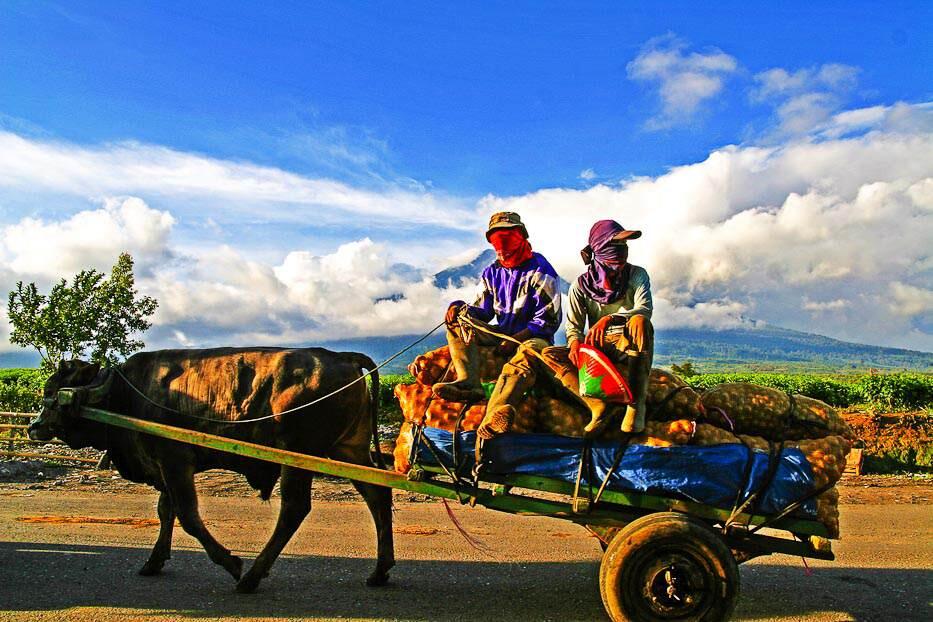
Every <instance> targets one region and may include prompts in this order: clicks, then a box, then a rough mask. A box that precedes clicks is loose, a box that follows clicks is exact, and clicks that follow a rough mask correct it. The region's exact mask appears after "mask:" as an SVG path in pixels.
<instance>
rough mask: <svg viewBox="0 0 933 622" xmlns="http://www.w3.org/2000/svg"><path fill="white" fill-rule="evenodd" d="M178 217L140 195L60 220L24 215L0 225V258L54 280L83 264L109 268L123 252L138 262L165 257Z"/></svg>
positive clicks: (25, 272) (31, 274)
mask: <svg viewBox="0 0 933 622" xmlns="http://www.w3.org/2000/svg"><path fill="white" fill-rule="evenodd" d="M175 223H176V220H175V218H174V217H173V216H172V215H171V214H169V213H168V212H164V211H159V210H155V209H152V208H150V207H149V206H148V205H146V203H145V202H144V201H143V200H142V199H139V198H137V197H123V198H108V199H106V200H105V201H104V205H103V207H101V208H99V209H95V210H85V211H81V212H78V213H77V214H75V215H74V216H72V217H70V218H68V219H66V220H64V221H59V222H45V221H43V220H38V219H34V218H24V219H22V220H20V221H19V222H18V223H16V224H13V225H9V226H6V227H3V228H0V257H2V258H3V260H4V263H6V264H7V265H8V266H9V268H10V269H11V270H12V271H14V272H16V273H17V274H19V275H22V276H23V277H28V278H39V279H55V278H57V277H59V276H61V275H64V274H71V273H74V272H77V271H79V270H82V269H84V268H88V267H93V268H97V269H98V270H105V269H107V268H109V267H110V266H111V265H113V263H114V262H115V260H116V258H117V255H119V254H120V252H122V251H124V250H130V251H132V252H133V254H134V256H135V257H136V258H137V260H142V261H143V262H152V261H156V260H162V259H165V258H166V257H167V252H168V246H167V245H168V237H169V234H170V233H171V230H172V227H173V226H174V225H175Z"/></svg>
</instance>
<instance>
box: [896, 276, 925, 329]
mask: <svg viewBox="0 0 933 622" xmlns="http://www.w3.org/2000/svg"><path fill="white" fill-rule="evenodd" d="M891 298H892V304H891V305H890V308H891V312H892V313H895V314H897V315H905V316H915V315H925V316H926V317H927V319H928V320H933V289H925V288H923V287H914V286H912V285H907V284H905V283H900V282H897V281H895V282H894V283H891Z"/></svg>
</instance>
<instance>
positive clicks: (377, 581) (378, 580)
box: [366, 572, 389, 587]
mask: <svg viewBox="0 0 933 622" xmlns="http://www.w3.org/2000/svg"><path fill="white" fill-rule="evenodd" d="M388 582H389V573H388V572H374V573H372V574H371V575H369V577H368V578H367V579H366V585H367V586H369V587H382V586H383V585H386V584H387V583H388Z"/></svg>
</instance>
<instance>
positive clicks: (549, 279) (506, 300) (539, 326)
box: [470, 253, 561, 343]
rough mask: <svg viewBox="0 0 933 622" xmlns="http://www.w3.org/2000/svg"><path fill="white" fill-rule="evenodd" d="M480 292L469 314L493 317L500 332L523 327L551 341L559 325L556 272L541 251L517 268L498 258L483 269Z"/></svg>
mask: <svg viewBox="0 0 933 622" xmlns="http://www.w3.org/2000/svg"><path fill="white" fill-rule="evenodd" d="M482 278H483V293H481V294H480V295H479V297H478V298H477V299H476V302H474V303H473V304H472V305H470V315H472V316H473V317H475V318H476V319H478V320H482V321H484V322H490V321H492V320H493V318H495V320H496V324H498V326H499V328H500V329H501V331H502V332H503V333H506V334H508V335H514V334H515V333H517V332H520V331H522V330H524V329H526V328H527V329H528V330H529V331H531V336H532V337H539V338H541V339H544V340H545V341H547V342H548V343H554V333H556V332H557V328H558V326H560V320H561V315H560V286H559V284H558V278H557V272H555V271H554V268H552V267H551V264H550V263H548V260H547V259H545V258H544V256H543V255H541V254H540V253H532V255H531V259H529V260H528V261H526V262H525V263H523V264H521V265H520V266H518V267H516V268H504V267H503V266H502V264H500V263H499V262H498V261H496V262H495V263H493V264H491V265H489V266H487V267H486V269H485V270H483V277H482Z"/></svg>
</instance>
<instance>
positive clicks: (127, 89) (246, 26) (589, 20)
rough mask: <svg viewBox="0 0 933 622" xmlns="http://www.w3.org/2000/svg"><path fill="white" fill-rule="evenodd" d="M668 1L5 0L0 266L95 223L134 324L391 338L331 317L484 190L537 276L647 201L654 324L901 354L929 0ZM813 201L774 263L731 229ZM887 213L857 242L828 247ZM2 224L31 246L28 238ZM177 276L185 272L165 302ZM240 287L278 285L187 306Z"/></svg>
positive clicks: (453, 226)
mask: <svg viewBox="0 0 933 622" xmlns="http://www.w3.org/2000/svg"><path fill="white" fill-rule="evenodd" d="M695 4H696V3H688V2H674V3H665V4H663V5H660V6H659V4H658V3H655V2H645V3H628V2H627V3H573V4H571V3H517V2H516V3H509V4H507V5H506V4H501V5H492V4H487V3H469V4H467V3H462V4H458V3H419V2H409V3H398V4H390V3H348V2H345V3H333V4H321V3H315V4H313V5H311V4H310V3H300V2H296V3H274V4H272V3H263V4H256V3H231V2H224V3H198V4H197V5H193V4H192V3H169V2H161V3H133V2H120V3H108V2H88V3H64V2H62V3H51V2H16V1H14V2H11V3H6V4H5V6H4V9H3V11H2V14H0V150H3V151H5V153H0V159H3V158H6V159H5V161H3V162H0V164H2V165H3V169H4V170H2V171H0V258H2V259H3V260H4V265H2V266H0V285H3V286H6V285H7V284H8V283H10V282H15V280H16V279H19V278H27V279H37V280H40V281H41V280H42V279H46V280H51V279H52V278H54V277H55V276H63V275H64V274H67V273H68V272H69V271H74V270H76V269H79V268H80V267H85V266H86V264H88V263H90V264H92V265H96V266H99V267H106V266H107V265H109V263H112V259H110V256H111V255H112V254H113V252H115V251H116V250H118V249H119V248H121V245H122V247H127V248H128V249H129V250H132V251H133V252H134V254H135V255H136V256H137V257H138V261H139V262H140V263H139V265H140V269H141V270H142V271H143V272H144V273H145V274H147V275H149V276H147V277H146V278H145V279H144V280H143V281H142V284H143V286H144V287H146V288H149V289H150V291H152V292H153V293H156V294H159V295H161V296H162V297H163V298H164V299H165V301H166V302H165V304H163V308H162V310H161V311H160V313H162V314H163V315H162V316H160V318H159V321H158V327H157V330H158V331H161V332H159V333H158V335H159V337H158V339H160V340H162V343H164V344H170V343H176V344H177V343H183V344H206V343H209V342H213V341H211V340H214V341H217V340H219V339H222V337H223V336H224V335H226V336H228V337H229V338H231V339H232V338H236V339H253V340H260V341H273V342H279V341H281V340H286V341H287V340H295V339H305V338H312V337H313V336H314V335H315V333H314V332H313V329H312V325H314V326H320V325H325V324H327V322H328V321H331V320H333V319H334V317H337V318H338V319H340V320H341V321H342V320H344V319H345V318H347V317H351V318H355V317H356V316H355V315H354V314H360V315H361V317H359V318H357V319H355V320H352V321H348V322H347V323H345V324H341V326H342V328H340V329H339V330H338V332H340V333H341V334H347V335H355V334H369V333H372V332H378V331H382V332H384V331H385V330H389V331H392V332H404V331H410V330H416V329H417V328H418V327H420V326H421V325H423V324H425V323H427V322H429V320H430V317H433V316H431V315H430V314H427V313H421V312H416V311H413V310H412V308H410V307H406V306H405V305H396V307H393V308H391V309H389V308H383V307H380V309H382V313H383V314H384V315H383V316H382V317H381V321H382V325H378V326H377V325H376V324H374V323H373V322H372V321H370V320H368V319H366V318H363V317H362V314H364V313H369V312H370V311H371V310H372V308H373V300H375V299H377V298H381V297H383V296H385V295H386V294H389V295H395V294H398V293H400V292H401V293H402V294H404V296H403V299H405V300H408V301H409V302H410V303H411V304H412V305H413V304H414V301H419V302H420V303H422V306H430V305H432V304H434V305H440V306H443V301H444V300H447V299H449V297H450V296H452V295H453V294H454V293H455V292H446V291H443V290H441V291H438V292H434V291H431V292H427V291H423V290H421V289H418V288H419V287H420V282H421V281H420V280H419V278H420V277H418V276H417V275H416V274H415V273H414V272H412V273H406V274H408V276H407V277H405V278H396V277H394V276H387V271H389V272H390V271H391V270H392V266H393V265H394V264H396V263H398V262H405V263H406V264H411V265H413V266H415V268H417V269H421V270H424V271H430V270H433V269H435V268H442V267H446V266H447V265H450V264H451V263H456V261H459V260H461V259H464V258H466V259H469V257H470V256H471V254H475V253H476V252H478V250H479V249H481V248H482V244H483V239H482V229H481V228H482V223H483V221H484V219H485V218H486V217H487V216H488V214H489V212H490V211H491V210H492V209H497V208H500V207H513V208H516V209H519V208H521V211H522V213H523V215H524V216H526V218H527V219H528V220H529V222H530V223H534V224H535V225H536V226H537V227H538V229H537V233H536V232H534V231H533V235H532V238H533V241H535V242H536V247H537V248H539V249H541V250H543V251H547V252H548V253H549V254H550V255H551V256H553V257H555V258H556V259H555V264H559V266H558V267H559V269H561V270H562V274H563V273H566V274H564V276H565V278H573V276H574V274H573V273H574V271H576V270H578V266H577V265H576V264H575V263H573V261H574V260H573V259H572V258H573V257H574V256H575V254H576V249H577V248H578V247H579V246H580V245H582V244H581V242H582V241H583V239H584V238H585V233H586V229H587V228H588V224H589V222H590V220H592V219H594V218H597V217H605V216H609V217H614V218H617V219H619V220H621V221H623V223H624V224H627V225H637V226H651V227H654V228H655V231H656V232H657V233H658V234H657V235H655V236H654V237H653V240H652V239H651V238H649V237H648V235H646V238H645V239H646V240H647V242H646V244H645V245H644V246H643V249H644V252H643V253H642V256H641V257H637V256H633V260H640V261H642V263H644V264H645V265H646V267H648V268H649V269H651V270H652V271H653V272H652V273H653V274H655V275H656V276H655V283H656V287H657V289H658V294H659V298H661V300H662V306H661V308H662V309H665V308H666V309H667V311H668V312H667V313H666V317H667V318H668V320H669V321H670V320H671V319H672V318H674V319H675V321H673V322H672V325H721V324H723V323H725V324H728V322H730V321H737V318H749V317H751V318H753V319H761V320H765V321H768V322H770V323H775V324H778V325H781V326H788V327H791V328H798V329H802V330H811V331H813V332H820V333H823V334H829V335H831V336H837V337H840V338H845V339H852V340H859V341H870V342H872V343H881V344H883V345H903V346H916V347H923V348H928V349H929V348H933V336H931V325H933V319H931V314H930V306H933V283H931V280H933V279H931V267H930V256H929V252H928V251H924V250H923V248H924V246H925V244H924V243H923V241H924V239H926V240H927V241H928V240H929V238H930V236H933V232H931V230H930V216H929V209H928V203H927V200H928V199H927V190H925V189H926V188H927V180H929V179H930V175H931V174H933V171H931V169H933V162H930V160H931V158H930V156H929V152H928V151H927V147H928V146H929V143H928V142H927V141H928V139H930V138H931V120H930V117H931V112H930V105H929V102H930V100H931V99H933V92H931V79H930V71H929V68H930V67H931V66H933V41H931V39H933V37H931V35H930V29H929V27H928V26H927V25H928V24H929V23H931V22H933V20H931V18H933V9H931V8H930V7H931V4H930V3H926V2H887V3H860V2H838V3H837V2H823V3H809V2H808V3H802V2H783V3H749V2H742V3H738V2H736V3H729V2H719V3H715V5H714V6H706V7H697V6H695ZM811 162H817V164H814V165H812V166H811V165H810V163H811ZM931 183H933V182H931ZM878 184H883V187H882V186H878ZM798 196H802V197H804V202H805V203H807V205H808V207H806V208H803V207H799V206H797V203H795V201H796V199H795V197H798ZM873 197H874V198H873ZM878 197H882V198H878ZM871 200H877V201H879V203H878V205H877V206H874V207H871V208H869V207H868V203H867V202H870V201H871ZM809 209H812V210H814V211H812V213H811V212H807V211H806V210H809ZM801 210H803V212H806V214H807V215H806V217H804V218H803V220H801V221H797V220H795V218H799V217H800V213H803V212H801ZM869 213H870V214H871V216H870V218H871V219H875V220H872V221H871V223H868V221H865V219H866V218H869V216H866V214H869ZM769 217H771V220H768V218H769ZM905 219H906V220H905ZM824 220H825V222H826V223H827V224H826V225H825V228H824V229H821V231H822V234H821V235H822V236H823V237H822V238H820V239H819V240H817V239H812V240H810V241H809V242H807V243H808V244H810V246H808V247H807V248H809V249H813V248H817V247H818V248H820V251H819V255H813V256H810V255H809V254H808V252H807V251H805V250H803V249H802V248H801V249H800V250H799V251H793V250H792V251H791V254H792V255H794V257H795V258H796V259H795V261H798V262H799V263H800V265H787V264H788V263H792V262H787V261H785V259H786V256H784V255H783V251H782V247H781V246H780V245H779V244H778V245H775V246H774V247H773V248H772V247H769V246H768V245H767V244H764V243H763V242H762V243H758V244H755V245H753V246H754V247H755V248H747V247H748V245H749V240H755V239H758V238H757V237H756V236H761V235H762V231H763V230H762V229H761V227H764V228H765V229H764V232H765V234H764V235H763V237H762V238H761V240H764V241H766V240H776V241H780V240H782V239H784V238H782V237H781V236H780V235H777V234H774V235H769V234H768V231H771V232H774V231H777V230H778V229H780V227H782V226H783V227H785V228H787V231H786V232H785V235H787V236H788V238H787V239H788V240H790V241H787V242H782V243H783V244H785V246H791V247H793V246H794V245H795V244H798V243H799V244H803V242H800V239H801V237H800V236H792V225H791V223H795V222H815V223H816V222H822V221H824ZM633 221H634V222H633ZM863 221H864V222H863ZM88 222H92V223H94V224H92V225H87V223H88ZM834 222H835V223H839V224H841V225H842V226H841V227H840V229H841V231H840V232H839V233H838V234H837V233H836V232H835V231H833V230H832V229H833V227H832V226H831V225H830V224H829V223H834ZM904 223H907V225H905V224H904ZM889 225H890V226H889ZM905 226H907V231H906V233H905V234H904V235H906V240H901V242H902V244H901V245H900V246H899V247H895V248H888V247H887V246H884V245H880V246H879V248H878V249H877V251H873V252H877V253H879V259H878V260H877V261H873V262H866V260H865V257H866V256H873V255H872V254H871V253H865V252H862V253H861V254H859V253H856V252H855V251H854V250H853V251H852V252H851V253H841V251H839V250H838V248H837V247H840V246H845V247H846V248H852V249H856V248H858V247H859V246H860V245H863V244H873V245H877V242H876V240H875V239H874V238H873V237H872V236H871V234H870V233H869V232H870V231H871V227H881V228H882V230H884V231H891V232H893V234H894V235H900V233H899V232H900V230H901V228H902V227H905ZM755 227H758V228H757V229H756V228H755ZM101 228H105V229H106V230H108V231H111V235H110V237H109V242H108V243H104V242H107V240H105V241H101V240H100V239H99V232H100V231H101ZM30 235H34V236H37V237H36V239H37V240H38V239H42V240H49V239H51V240H58V241H57V242H54V243H53V244H58V245H59V246H57V247H55V248H53V251H54V252H53V253H52V255H53V256H54V260H53V259H47V260H42V259H41V258H39V257H38V256H36V257H33V256H32V255H30V252H31V251H30V250H29V248H30V246H29V244H26V243H25V242H23V240H29V239H30V238H29V236H30ZM85 235H86V236H88V239H86V240H83V239H81V238H82V236H85ZM649 235H650V232H649ZM536 236H537V237H536ZM704 236H705V237H704ZM834 236H837V237H834ZM75 238H78V239H79V242H80V243H77V242H75V241H74V239H75ZM704 239H706V240H709V239H716V240H719V245H720V247H719V248H720V249H722V254H721V256H719V255H717V256H715V257H705V256H704V253H707V252H708V251H707V250H706V249H707V248H708V242H704V241H703V240H704ZM4 240H5V241H4ZM688 242H689V243H688ZM367 244H368V245H369V246H368V245H367ZM927 245H928V244H927ZM341 249H343V251H341ZM697 249H699V250H697ZM698 252H699V253H700V255H699V256H697V254H696V253H698ZM898 252H899V253H901V254H903V257H902V258H901V259H899V260H896V261H895V260H894V259H891V258H890V257H891V256H892V255H897V253H898ZM341 253H343V254H341ZM354 253H356V254H354ZM691 253H692V255H691ZM672 256H676V258H675V259H672V258H671V257H672ZM219 257H222V258H219ZM361 257H365V258H367V259H366V260H363V259H360V258H361ZM685 257H693V258H694V260H693V261H688V259H685ZM801 257H806V258H807V259H806V261H804V260H803V259H800V258H801ZM43 261H46V263H43ZM82 262H84V263H82ZM218 262H219V263H218ZM367 262H368V263H367ZM220 264H223V266H224V267H222V268H218V267H217V266H218V265H220ZM364 264H365V265H366V266H368V267H365V268H364V267H361V266H363V265H364ZM372 265H376V266H377V268H372V269H371V266H372ZM378 266H382V267H381V268H379V267H378ZM380 270H382V272H380ZM244 271H245V272H244ZM761 271H764V273H765V277H764V278H762V277H761V276H760V274H761ZM244 273H246V274H250V275H252V276H251V277H249V278H247V277H244V276H243V274H244ZM348 275H350V276H348ZM756 275H759V276H756ZM250 278H251V279H253V280H252V281H250V280H249V279H250ZM347 279H350V280H351V281H353V279H359V284H360V285H359V287H358V288H357V289H358V290H359V291H360V292H364V293H365V295H363V296H362V297H361V298H359V299H353V300H347V301H345V302H346V306H344V307H340V308H339V312H338V313H337V315H336V316H335V315H334V312H333V311H332V310H330V309H328V308H323V307H322V306H321V304H320V303H319V302H316V301H312V300H311V299H310V297H321V296H326V297H332V296H334V291H335V288H336V289H339V287H340V286H341V285H344V286H345V283H346V282H347ZM354 282H356V281H354ZM788 284H790V285H794V284H797V285H799V288H796V289H795V288H794V287H791V288H790V292H791V293H788V292H787V290H788V287H787V286H788ZM169 285H171V287H170V286H169ZM184 287H187V288H188V289H184ZM263 287H266V288H268V290H262V288H263ZM178 288H182V289H178ZM238 288H239V289H238ZM191 289H199V290H200V291H201V293H203V291H204V290H206V291H210V292H213V294H212V295H211V296H207V295H206V294H205V295H204V296H205V298H204V299H203V301H202V303H203V307H200V308H199V307H198V306H197V305H194V304H191V305H188V306H187V307H186V306H185V305H184V304H183V303H182V301H184V300H185V299H186V298H187V299H190V298H191V296H192V295H191V292H190V291H189V290H191ZM257 289H258V290H262V291H266V294H267V295H268V296H271V297H273V298H275V297H276V296H278V297H280V298H278V299H276V300H278V302H279V303H280V304H272V305H270V306H269V307H266V306H263V305H258V306H256V305H255V304H254V303H250V304H248V305H240V306H245V307H248V308H249V309H248V310H249V311H250V313H252V315H250V313H246V312H244V314H243V315H242V316H237V318H236V319H235V320H233V319H230V320H229V321H227V320H226V319H224V318H220V319H217V318H214V319H212V316H211V312H210V310H211V309H212V308H213V307H214V306H216V305H229V304H236V302H234V301H238V300H242V299H245V297H246V296H247V294H249V293H250V292H251V291H257ZM199 295H201V294H200V293H199ZM224 296H227V298H225V297H224ZM173 299H175V300H177V305H175V306H173V304H172V303H171V302H170V301H171V300H173ZM335 304H336V303H335ZM283 305H284V306H287V307H288V308H289V309H290V311H289V313H286V314H285V315H286V316H288V318H292V319H282V318H281V317H278V316H277V315H276V311H275V309H276V308H278V307H281V306H283ZM665 305H666V306H665ZM337 306H338V307H339V305H337ZM185 309H188V311H185ZM199 309H200V310H199ZM302 314H305V315H307V316H308V317H309V318H312V319H314V321H313V322H312V321H310V320H309V321H308V322H307V323H306V324H307V325H305V324H303V323H302V322H300V321H296V320H294V318H295V317H299V316H301V315H302ZM371 315H372V314H371V313H369V315H367V317H370V316H371ZM377 315H379V314H377ZM435 315H436V313H435ZM221 320H223V321H221ZM870 321H885V322H887V323H888V325H889V326H891V327H892V329H891V330H890V331H888V333H890V334H885V335H878V334H873V335H865V334H864V333H865V331H864V328H863V327H864V325H865V323H866V322H870ZM218 322H220V326H222V329H221V328H218V326H219V325H218ZM236 322H239V323H240V324H236ZM386 322H388V324H389V327H388V328H386V327H385V324H386ZM659 322H661V323H663V322H664V319H663V318H659ZM250 323H254V324H256V325H263V326H272V327H273V328H270V329H268V330H265V331H264V332H262V331H260V332H256V331H251V330H249V329H247V328H246V326H247V325H248V324H250ZM276 326H277V327H278V328H275V327H276ZM224 331H226V332H224ZM0 332H2V331H0ZM198 335H200V337H199V336H198ZM173 340H174V341H173Z"/></svg>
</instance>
